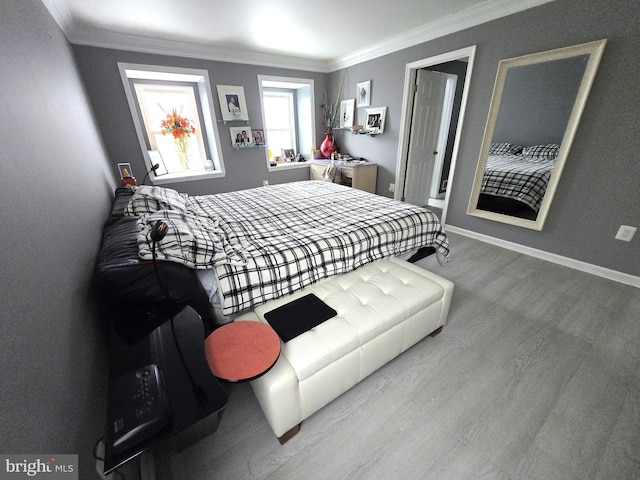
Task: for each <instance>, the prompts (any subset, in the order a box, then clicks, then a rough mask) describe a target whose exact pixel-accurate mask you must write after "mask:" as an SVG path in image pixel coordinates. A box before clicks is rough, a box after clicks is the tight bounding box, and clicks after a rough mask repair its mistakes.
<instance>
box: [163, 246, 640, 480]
mask: <svg viewBox="0 0 640 480" xmlns="http://www.w3.org/2000/svg"><path fill="white" fill-rule="evenodd" d="M450 241H451V245H452V252H453V257H452V260H451V262H450V263H449V264H448V265H446V266H444V267H441V266H440V265H438V263H437V262H436V260H435V258H427V259H424V260H421V261H420V262H419V263H418V264H419V265H420V266H422V267H424V268H427V269H429V270H432V271H434V272H436V273H438V274H439V275H441V276H443V277H445V278H448V279H450V280H452V281H453V282H454V283H455V292H454V297H453V302H452V306H451V311H450V314H449V321H448V323H447V325H445V327H444V329H443V330H442V333H441V334H440V335H438V336H437V337H434V338H426V339H425V340H423V341H421V342H419V343H418V344H417V345H415V346H414V347H413V348H411V349H410V350H408V351H407V352H405V353H404V354H402V355H401V356H400V357H398V358H396V359H395V360H393V361H392V362H390V363H389V364H387V365H386V366H384V367H383V368H381V369H380V370H378V371H377V372H375V373H374V374H372V375H371V376H370V377H368V378H367V379H365V380H364V381H363V382H361V383H360V384H358V385H357V386H355V387H354V388H353V389H351V390H350V391H349V392H347V393H346V394H344V395H342V396H341V397H339V398H338V399H337V400H335V401H334V402H332V403H331V404H329V405H328V406H326V407H325V408H323V409H322V410H320V411H319V412H318V413H316V414H315V415H313V416H312V417H311V418H309V419H308V420H306V421H305V422H303V424H302V429H301V431H300V433H299V434H298V435H297V436H295V437H294V438H293V439H292V440H290V441H289V442H288V443H286V444H285V445H283V446H281V445H280V444H279V443H278V440H277V439H276V437H275V436H274V434H273V432H272V431H271V430H270V428H269V426H268V424H267V422H266V420H265V419H264V417H263V414H262V411H261V410H260V406H259V405H258V403H257V401H256V400H255V398H254V396H253V392H252V391H251V388H250V386H249V385H248V384H236V385H228V389H229V392H230V398H229V404H228V406H227V408H226V409H225V411H224V412H223V415H222V417H221V419H220V426H219V428H218V430H217V432H215V433H214V434H213V435H211V436H209V437H207V438H205V439H203V440H201V441H200V442H198V443H196V444H195V445H193V446H191V447H190V448H188V449H186V450H183V451H181V452H177V453H176V452H172V451H171V450H169V449H168V448H159V449H157V450H156V451H155V452H154V457H155V469H156V472H155V473H156V478H157V479H159V480H182V479H189V480H205V479H206V480H218V479H219V480H227V479H229V480H232V479H233V480H241V479H242V480H244V479H247V480H249V479H251V480H262V479H278V480H287V479H291V480H298V479H304V480H314V479H322V480H342V479H344V480H347V479H349V480H359V479H361V480H364V479H367V480H368V479H376V480H379V479H396V478H398V479H400V478H402V479H405V480H412V479H421V480H423V479H438V480H448V479H451V480H461V479H496V480H503V479H544V480H585V479H596V480H598V479H602V480H612V479H615V480H625V479H629V480H632V479H633V480H635V479H639V478H640V290H639V289H637V288H634V287H631V286H627V285H623V284H619V283H615V282H612V281H609V280H606V279H602V278H599V277H596V276H593V275H590V274H586V273H582V272H578V271H575V270H571V269H569V268H567V267H563V266H559V265H555V264H552V263H548V262H545V261H543V260H540V259H535V258H532V257H528V256H525V255H522V254H519V253H516V252H512V251H509V250H505V249H502V248H500V247H496V246H492V245H488V244H485V243H483V242H480V241H477V240H474V239H470V238H467V237H463V236H460V235H455V234H451V235H450Z"/></svg>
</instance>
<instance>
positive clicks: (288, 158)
mask: <svg viewBox="0 0 640 480" xmlns="http://www.w3.org/2000/svg"><path fill="white" fill-rule="evenodd" d="M280 159H281V160H283V161H285V162H293V161H295V159H296V152H295V150H293V148H283V149H282V151H281V154H280Z"/></svg>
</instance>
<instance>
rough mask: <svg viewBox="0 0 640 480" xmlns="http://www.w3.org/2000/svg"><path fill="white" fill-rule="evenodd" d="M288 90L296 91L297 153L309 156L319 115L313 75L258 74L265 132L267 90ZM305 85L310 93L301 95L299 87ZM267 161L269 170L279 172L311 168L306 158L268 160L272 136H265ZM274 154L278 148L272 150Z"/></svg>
mask: <svg viewBox="0 0 640 480" xmlns="http://www.w3.org/2000/svg"><path fill="white" fill-rule="evenodd" d="M265 89H267V90H277V89H280V90H289V91H293V92H295V95H294V103H295V106H294V110H295V112H294V116H295V117H296V118H295V122H296V127H295V128H296V148H297V149H298V150H297V151H296V154H302V155H303V156H304V157H305V158H306V159H309V156H310V153H311V148H312V147H313V146H314V145H315V143H316V140H315V139H316V115H315V96H314V95H315V83H314V80H313V79H312V78H294V77H279V76H272V75H258V91H259V94H260V107H261V110H262V125H263V128H264V130H265V136H266V122H265V108H264V90H265ZM302 89H305V92H306V93H307V95H306V96H305V97H301V95H300V91H301V90H302ZM266 143H267V148H265V161H266V163H267V171H269V172H276V171H282V170H289V169H294V168H308V167H309V164H308V163H307V162H291V163H281V164H278V165H276V166H271V162H270V160H269V138H268V136H267V138H266ZM272 153H273V155H275V152H272Z"/></svg>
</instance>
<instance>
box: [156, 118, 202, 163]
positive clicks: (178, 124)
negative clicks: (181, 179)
mask: <svg viewBox="0 0 640 480" xmlns="http://www.w3.org/2000/svg"><path fill="white" fill-rule="evenodd" d="M161 126H162V134H163V135H172V136H173V143H174V144H175V146H176V152H177V153H178V159H179V160H180V167H182V169H183V170H189V136H190V135H192V134H194V133H196V129H195V127H194V126H193V125H192V123H191V120H189V119H188V118H187V117H183V116H182V115H180V114H179V113H177V112H176V109H175V108H174V109H173V110H172V111H171V113H167V117H166V118H165V119H164V120H163V121H162V123H161Z"/></svg>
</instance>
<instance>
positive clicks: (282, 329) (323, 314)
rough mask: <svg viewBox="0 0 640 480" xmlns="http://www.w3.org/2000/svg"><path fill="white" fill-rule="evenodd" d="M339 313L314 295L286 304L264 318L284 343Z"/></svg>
mask: <svg viewBox="0 0 640 480" xmlns="http://www.w3.org/2000/svg"><path fill="white" fill-rule="evenodd" d="M336 315H337V312H336V311H335V310H334V309H333V308H331V307H330V306H329V305H327V304H326V303H324V302H323V301H322V300H320V299H319V298H318V297H316V296H315V295H314V294H313V293H309V294H308V295H305V296H304V297H300V298H298V299H296V300H293V301H292V302H289V303H286V304H284V305H282V306H280V307H278V308H276V309H274V310H271V311H269V312H267V313H265V314H264V318H265V320H266V321H267V322H269V325H271V327H272V328H273V329H274V330H275V331H276V333H277V334H278V336H279V337H280V338H281V339H282V341H283V342H288V341H289V340H291V339H292V338H295V337H297V336H298V335H300V334H302V333H304V332H306V331H307V330H310V329H312V328H313V327H316V326H318V325H320V324H321V323H322V322H324V321H325V320H329V319H330V318H332V317H335V316H336Z"/></svg>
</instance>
